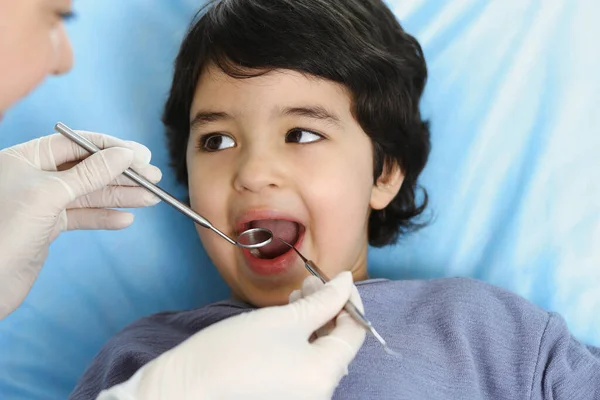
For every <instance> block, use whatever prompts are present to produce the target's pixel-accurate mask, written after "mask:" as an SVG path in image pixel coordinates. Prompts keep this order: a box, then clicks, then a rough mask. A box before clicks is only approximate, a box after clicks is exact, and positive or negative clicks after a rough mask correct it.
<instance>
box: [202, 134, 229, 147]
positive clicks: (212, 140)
mask: <svg viewBox="0 0 600 400" xmlns="http://www.w3.org/2000/svg"><path fill="white" fill-rule="evenodd" d="M200 145H201V146H202V149H204V150H205V151H219V150H223V149H228V148H230V147H234V146H235V141H234V140H233V139H232V138H230V137H229V136H227V135H222V134H218V133H213V134H210V135H205V136H202V138H200Z"/></svg>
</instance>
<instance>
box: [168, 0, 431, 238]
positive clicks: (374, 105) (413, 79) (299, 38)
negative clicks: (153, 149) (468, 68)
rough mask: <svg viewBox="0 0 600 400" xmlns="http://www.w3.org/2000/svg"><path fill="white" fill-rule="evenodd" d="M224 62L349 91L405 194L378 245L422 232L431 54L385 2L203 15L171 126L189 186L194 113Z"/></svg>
mask: <svg viewBox="0 0 600 400" xmlns="http://www.w3.org/2000/svg"><path fill="white" fill-rule="evenodd" d="M209 63H214V64H215V65H216V66H217V67H219V68H221V69H222V70H223V71H224V72H225V73H227V74H228V75H230V76H232V77H234V78H238V79H244V78H249V77H252V76H258V75H261V74H264V73H266V72H268V71H270V70H274V69H289V70H295V71H298V72H301V73H305V74H309V75H312V76H317V77H321V78H324V79H328V80H330V81H333V82H337V83H340V84H343V85H345V86H346V87H347V88H348V89H349V90H350V92H351V94H352V107H353V110H352V111H353V115H354V118H355V119H356V121H357V122H358V123H359V124H360V126H361V127H362V129H363V130H364V131H365V132H366V134H367V135H368V136H369V137H370V138H371V141H372V143H373V151H374V179H377V178H378V177H380V176H381V174H382V173H383V172H384V168H386V170H391V169H392V168H394V167H397V166H399V167H400V168H401V170H402V172H403V173H404V175H405V179H404V182H403V184H402V187H401V189H400V191H399V193H398V194H397V196H396V197H395V198H394V199H393V200H392V202H391V203H390V204H389V205H388V206H387V207H386V208H385V209H383V210H373V212H372V213H371V215H370V218H369V225H368V226H369V228H368V229H369V232H368V234H369V244H370V245H372V246H377V247H379V246H384V245H386V244H390V243H392V242H394V241H395V240H396V239H397V238H398V235H399V234H404V233H407V232H409V231H412V230H414V229H416V228H419V227H421V226H422V224H420V223H417V222H415V217H417V216H418V215H420V214H421V213H422V212H423V211H424V209H425V207H426V205H427V192H426V191H425V190H424V189H423V196H422V201H420V204H418V203H419V202H418V201H417V196H416V192H417V190H418V189H422V188H420V186H418V184H417V178H418V176H419V174H420V173H421V171H422V170H423V168H424V167H425V164H426V162H427V158H428V156H429V151H430V141H429V128H428V123H427V122H426V121H424V120H423V119H422V118H421V112H420V109H419V101H420V98H421V95H422V93H423V89H424V87H425V82H426V80H427V67H426V64H425V59H424V56H423V50H422V49H421V46H420V45H419V43H418V42H417V40H416V39H415V38H414V37H412V36H411V35H409V34H408V33H406V32H405V31H404V30H403V29H402V27H401V26H400V24H399V23H398V21H397V20H396V18H395V17H394V15H393V13H392V12H391V11H390V10H389V9H388V7H387V6H386V5H385V4H384V3H383V1H381V0H213V1H209V2H208V3H207V4H206V5H205V6H204V7H203V8H202V9H201V10H200V12H199V13H198V14H197V16H196V18H194V21H193V23H192V25H191V28H190V30H189V32H188V33H187V36H186V37H185V39H184V41H183V43H182V45H181V48H180V50H179V54H178V56H177V59H176V61H175V72H174V77H173V83H172V86H171V91H170V94H169V98H168V100H167V102H166V105H165V110H164V114H163V122H164V124H165V127H166V134H167V139H168V146H169V152H170V157H171V165H172V166H173V167H174V169H175V173H176V176H177V179H178V180H179V181H180V182H181V183H184V184H187V169H186V147H187V142H188V138H189V134H190V117H189V116H190V107H191V104H192V100H193V98H194V92H195V89H196V88H195V86H196V84H197V82H198V80H199V77H200V74H201V73H202V71H203V69H204V68H205V67H206V66H207V65H208V64H209Z"/></svg>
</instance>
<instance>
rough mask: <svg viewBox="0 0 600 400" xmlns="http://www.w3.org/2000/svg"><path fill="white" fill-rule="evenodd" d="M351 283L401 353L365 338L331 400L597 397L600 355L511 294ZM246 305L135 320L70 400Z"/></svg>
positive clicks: (461, 286) (463, 284)
mask: <svg viewBox="0 0 600 400" xmlns="http://www.w3.org/2000/svg"><path fill="white" fill-rule="evenodd" d="M357 286H358V289H359V292H360V294H361V297H362V300H363V303H364V305H365V312H366V315H367V316H368V317H369V319H370V320H371V321H372V322H373V324H374V325H375V327H376V328H377V330H378V331H379V332H380V333H381V334H382V336H383V337H384V338H386V340H387V341H388V343H389V344H390V346H391V347H392V348H393V349H394V350H396V351H399V352H400V353H401V355H402V356H401V357H400V358H397V357H394V356H390V355H388V354H387V353H385V352H384V350H383V349H382V348H381V347H380V346H379V344H378V342H376V341H375V340H374V338H372V337H371V336H367V339H366V341H365V344H364V345H363V347H362V348H361V349H360V351H359V352H358V355H357V356H356V358H355V359H354V361H353V362H352V364H351V365H350V367H349V373H348V375H347V376H346V377H345V378H344V379H343V380H342V381H341V383H340V385H339V386H338V388H337V390H336V392H335V394H334V399H368V400H373V399H418V400H422V399H431V400H435V399H443V400H448V399H453V400H458V399H469V400H471V399H494V400H501V399H507V400H516V399H530V400H536V399H553V400H563V399H578V400H579V399H600V349H599V348H595V347H591V346H586V345H584V344H582V343H580V342H578V341H577V340H576V339H575V338H573V337H572V336H571V334H570V333H569V330H568V329H567V326H566V325H565V321H564V320H563V319H562V318H561V317H560V316H559V315H557V314H555V313H552V312H547V311H545V310H543V309H541V308H539V307H537V306H535V305H533V304H532V303H530V302H528V301H526V300H525V299H523V298H521V297H520V296H517V295H515V294H512V293H510V292H507V291H505V290H503V289H500V288H498V287H495V286H492V285H489V284H486V283H482V282H479V281H475V280H472V279H467V278H445V279H436V280H414V281H411V280H408V281H389V280H383V279H378V280H369V281H364V282H360V283H358V285H357ZM251 309H253V307H252V306H250V305H249V304H246V303H243V302H238V301H233V300H229V301H223V302H219V303H215V304H211V305H209V306H206V307H203V308H199V309H194V310H189V311H179V312H164V313H160V314H156V315H153V316H150V317H147V318H144V319H141V320H139V321H137V322H135V323H133V324H132V325H130V326H128V327H127V328H125V329H124V330H123V331H121V332H120V333H119V334H117V335H116V336H114V337H113V338H112V339H111V340H110V341H109V342H108V343H107V344H106V345H105V346H104V347H103V348H102V350H101V351H100V353H99V354H98V355H97V356H96V358H95V359H94V360H93V362H92V364H91V365H90V366H89V368H88V370H87V371H86V372H85V374H84V375H83V377H82V378H81V380H80V381H79V383H78V385H77V387H76V388H75V390H74V391H73V393H72V394H71V397H70V398H71V399H95V397H96V396H97V395H98V393H99V392H100V391H101V390H102V389H105V388H109V387H111V386H113V385H116V384H118V383H121V382H124V381H126V380H127V379H129V378H130V377H131V376H132V375H133V374H134V373H135V372H136V371H137V370H138V369H139V368H141V367H142V366H143V365H144V364H146V363H148V362H149V361H151V360H152V359H154V358H156V357H158V356H159V355H160V354H162V353H163V352H165V351H167V350H169V349H171V348H173V347H175V346H177V345H178V344H179V343H181V342H182V341H184V340H185V339H187V338H189V337H190V336H191V335H193V334H194V333H196V332H198V331H200V330H201V329H203V328H205V327H207V326H209V325H211V324H213V323H215V322H218V321H220V320H222V319H225V318H228V317H231V316H234V315H237V314H240V313H243V312H246V311H248V310H251ZM598 317H599V318H600V310H599V315H598ZM599 334H600V332H599ZM198 356H199V357H201V356H202V355H201V354H199V355H198ZM240 357H243V355H240ZM223 373H227V371H223ZM248 373H252V371H248ZM232 381H234V382H235V378H234V379H232Z"/></svg>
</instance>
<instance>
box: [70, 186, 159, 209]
mask: <svg viewBox="0 0 600 400" xmlns="http://www.w3.org/2000/svg"><path fill="white" fill-rule="evenodd" d="M158 202H160V199H159V198H158V197H156V196H155V195H153V194H152V193H150V192H148V191H147V190H146V189H144V188H141V187H129V186H105V187H103V188H102V189H100V190H97V191H95V192H94V193H90V194H88V195H85V196H81V197H79V198H77V199H76V200H75V201H72V202H71V203H69V205H68V206H67V209H74V208H140V207H149V206H153V205H155V204H157V203H158Z"/></svg>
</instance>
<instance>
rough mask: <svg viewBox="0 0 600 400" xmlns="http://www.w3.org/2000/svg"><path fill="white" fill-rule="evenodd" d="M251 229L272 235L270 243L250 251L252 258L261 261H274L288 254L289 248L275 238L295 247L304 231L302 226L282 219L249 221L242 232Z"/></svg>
mask: <svg viewBox="0 0 600 400" xmlns="http://www.w3.org/2000/svg"><path fill="white" fill-rule="evenodd" d="M252 228H263V229H268V230H270V231H271V232H272V233H273V240H272V241H271V243H269V244H267V245H264V246H262V247H260V248H257V249H253V250H251V251H250V253H251V254H252V255H253V256H254V257H257V258H262V259H275V258H277V257H281V256H282V255H284V254H286V253H287V252H289V251H290V250H291V248H290V247H289V246H288V245H286V244H285V243H283V242H281V241H280V240H277V238H280V239H282V240H285V241H286V242H288V243H289V244H291V245H296V243H297V242H298V239H300V237H301V236H302V234H303V233H304V230H305V228H304V225H302V224H300V223H298V222H294V221H288V220H283V219H261V220H256V221H251V222H249V223H247V224H246V226H245V227H244V230H245V229H252Z"/></svg>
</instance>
